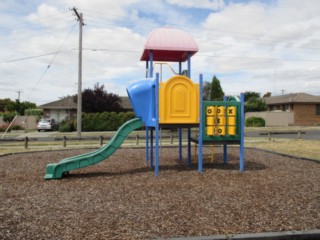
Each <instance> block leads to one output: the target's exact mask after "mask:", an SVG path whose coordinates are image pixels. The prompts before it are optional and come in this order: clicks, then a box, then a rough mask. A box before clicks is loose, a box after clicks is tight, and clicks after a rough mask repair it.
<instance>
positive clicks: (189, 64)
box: [188, 52, 191, 78]
mask: <svg viewBox="0 0 320 240" xmlns="http://www.w3.org/2000/svg"><path fill="white" fill-rule="evenodd" d="M188 78H191V54H190V52H188Z"/></svg>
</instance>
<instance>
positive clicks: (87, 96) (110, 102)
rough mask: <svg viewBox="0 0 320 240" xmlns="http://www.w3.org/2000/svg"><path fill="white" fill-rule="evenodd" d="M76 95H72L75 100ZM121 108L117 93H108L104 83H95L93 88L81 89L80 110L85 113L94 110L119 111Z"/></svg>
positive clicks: (94, 111) (93, 111)
mask: <svg viewBox="0 0 320 240" xmlns="http://www.w3.org/2000/svg"><path fill="white" fill-rule="evenodd" d="M77 99H78V96H77V95H75V96H74V101H75V102H77ZM121 110H122V106H121V99H120V97H119V96H118V95H117V94H114V93H108V92H107V91H106V90H105V89H104V85H101V86H100V85H99V83H96V84H95V85H94V89H90V88H87V89H84V90H83V91H82V111H83V112H86V113H96V112H120V111H121Z"/></svg>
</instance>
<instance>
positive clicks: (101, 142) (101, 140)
mask: <svg viewBox="0 0 320 240" xmlns="http://www.w3.org/2000/svg"><path fill="white" fill-rule="evenodd" d="M102 145H103V136H102V135H100V146H102Z"/></svg>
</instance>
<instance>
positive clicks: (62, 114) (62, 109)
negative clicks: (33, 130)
mask: <svg viewBox="0 0 320 240" xmlns="http://www.w3.org/2000/svg"><path fill="white" fill-rule="evenodd" d="M39 108H41V109H43V117H45V118H53V119H55V120H56V121H57V122H61V121H63V120H65V119H66V118H69V119H75V118H76V116H77V103H76V102H75V101H74V99H73V97H72V96H71V97H65V98H62V99H60V100H58V101H54V102H50V103H47V104H43V105H41V106H39Z"/></svg>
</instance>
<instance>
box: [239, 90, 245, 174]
mask: <svg viewBox="0 0 320 240" xmlns="http://www.w3.org/2000/svg"><path fill="white" fill-rule="evenodd" d="M240 103H241V105H240V108H241V110H240V111H241V112H240V113H241V116H240V118H241V122H240V128H241V130H240V172H243V171H244V120H245V119H244V93H241V94H240Z"/></svg>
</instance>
